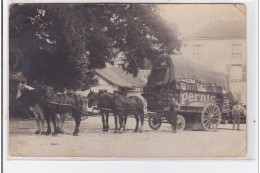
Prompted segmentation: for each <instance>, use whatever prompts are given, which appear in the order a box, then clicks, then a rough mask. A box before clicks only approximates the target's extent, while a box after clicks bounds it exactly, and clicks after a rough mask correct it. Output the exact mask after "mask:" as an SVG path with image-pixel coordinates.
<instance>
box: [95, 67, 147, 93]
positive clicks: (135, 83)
mask: <svg viewBox="0 0 260 173" xmlns="http://www.w3.org/2000/svg"><path fill="white" fill-rule="evenodd" d="M96 72H97V74H98V75H99V76H100V77H102V78H104V79H105V80H107V81H109V82H111V83H112V84H114V85H118V86H121V87H126V88H131V89H133V88H142V87H144V86H145V82H144V81H143V80H142V79H141V78H140V77H133V75H131V74H127V73H126V72H125V71H123V69H122V68H120V67H115V66H109V65H107V66H106V68H104V69H101V70H96Z"/></svg>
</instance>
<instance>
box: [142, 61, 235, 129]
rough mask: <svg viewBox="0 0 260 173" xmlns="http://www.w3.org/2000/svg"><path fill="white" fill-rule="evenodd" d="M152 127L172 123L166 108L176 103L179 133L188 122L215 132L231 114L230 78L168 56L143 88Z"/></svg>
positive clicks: (154, 70)
mask: <svg viewBox="0 0 260 173" xmlns="http://www.w3.org/2000/svg"><path fill="white" fill-rule="evenodd" d="M143 95H144V97H145V98H146V100H147V109H148V114H147V116H148V117H149V126H150V127H151V128H152V129H154V130H156V129H158V128H160V126H161V123H163V122H169V119H168V118H167V117H169V116H166V113H167V111H166V108H167V107H168V106H169V104H170V102H171V101H172V100H173V97H174V99H175V100H176V101H177V103H179V105H180V109H178V110H175V111H176V112H177V113H178V116H177V124H178V126H177V130H183V129H184V128H185V124H186V122H194V123H195V122H197V123H198V122H199V123H201V127H202V128H204V129H205V130H206V131H215V130H216V129H217V127H218V125H219V124H220V121H221V117H224V116H226V115H227V114H228V113H229V112H230V98H231V95H230V92H229V90H228V77H227V76H226V75H225V74H223V73H221V72H216V71H213V70H212V69H210V68H209V67H206V66H203V65H201V64H199V63H198V62H195V61H194V60H190V59H188V58H187V57H183V56H171V57H169V56H167V57H165V58H163V59H160V60H158V61H157V62H156V63H154V65H153V67H152V70H151V73H150V76H149V77H148V82H147V85H146V86H145V88H144V94H143Z"/></svg>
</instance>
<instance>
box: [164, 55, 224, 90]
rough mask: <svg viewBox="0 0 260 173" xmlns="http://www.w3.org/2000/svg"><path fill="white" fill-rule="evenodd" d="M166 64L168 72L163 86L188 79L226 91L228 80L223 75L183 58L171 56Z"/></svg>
mask: <svg viewBox="0 0 260 173" xmlns="http://www.w3.org/2000/svg"><path fill="white" fill-rule="evenodd" d="M166 62H167V64H168V66H169V71H168V72H167V73H166V75H165V77H164V84H167V83H168V82H172V81H174V80H178V79H186V78H190V79H195V80H196V81H200V82H205V83H212V84H214V85H217V86H222V87H223V88H226V89H227V83H228V78H227V75H225V74H224V73H221V72H216V71H213V70H212V69H210V68H209V67H207V66H203V65H201V64H199V63H198V62H196V61H193V60H190V59H188V58H186V57H183V56H176V55H175V56H174V55H172V56H170V57H168V58H167V59H166ZM162 78H163V77H162Z"/></svg>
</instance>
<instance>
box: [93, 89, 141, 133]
mask: <svg viewBox="0 0 260 173" xmlns="http://www.w3.org/2000/svg"><path fill="white" fill-rule="evenodd" d="M88 99H89V100H88V101H89V106H91V105H97V106H98V107H100V108H103V107H105V108H109V109H111V110H112V112H113V113H114V114H116V115H118V116H119V124H120V126H119V129H118V130H117V131H118V132H119V133H122V132H123V130H124V129H125V123H126V117H127V115H134V117H135V119H136V127H135V130H134V132H138V131H139V132H142V131H143V124H144V103H143V101H142V100H141V99H140V98H139V97H137V96H130V97H125V96H122V95H118V94H115V93H107V92H100V93H94V92H90V93H89V95H88ZM139 120H140V121H141V127H140V130H139ZM124 121H125V123H124Z"/></svg>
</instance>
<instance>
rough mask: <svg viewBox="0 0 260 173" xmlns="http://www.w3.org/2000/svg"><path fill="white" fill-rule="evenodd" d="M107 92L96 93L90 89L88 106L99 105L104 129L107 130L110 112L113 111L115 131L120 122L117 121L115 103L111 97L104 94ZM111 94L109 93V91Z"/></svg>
mask: <svg viewBox="0 0 260 173" xmlns="http://www.w3.org/2000/svg"><path fill="white" fill-rule="evenodd" d="M103 93H105V92H101V91H100V92H99V93H94V92H92V91H90V93H89V94H88V96H87V99H88V107H89V108H91V107H92V106H97V108H98V110H100V113H101V118H102V124H103V128H102V131H105V132H107V131H108V129H109V124H108V119H109V113H113V115H114V120H115V131H116V132H117V130H118V123H117V115H116V114H115V111H113V110H114V109H113V108H114V105H113V103H111V102H110V97H107V95H103ZM107 94H108V95H109V93H107Z"/></svg>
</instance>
